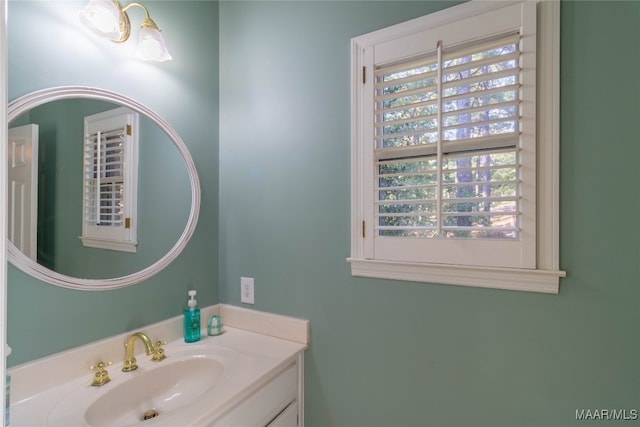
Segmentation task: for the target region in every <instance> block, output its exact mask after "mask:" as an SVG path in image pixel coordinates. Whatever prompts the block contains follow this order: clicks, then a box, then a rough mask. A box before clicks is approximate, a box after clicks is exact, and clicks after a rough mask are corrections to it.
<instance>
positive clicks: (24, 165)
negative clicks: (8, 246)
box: [7, 124, 38, 261]
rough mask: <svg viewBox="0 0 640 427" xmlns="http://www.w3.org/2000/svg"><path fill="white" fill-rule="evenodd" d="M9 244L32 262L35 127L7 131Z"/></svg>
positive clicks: (35, 198)
mask: <svg viewBox="0 0 640 427" xmlns="http://www.w3.org/2000/svg"><path fill="white" fill-rule="evenodd" d="M7 145H8V177H9V187H8V192H9V194H8V210H7V219H8V221H9V224H8V227H7V233H8V235H9V236H8V237H9V240H10V241H11V242H13V244H14V245H15V246H16V247H17V248H18V249H20V250H21V251H22V253H23V254H25V255H26V256H28V257H29V258H31V259H32V260H34V261H35V260H36V256H37V249H38V240H37V237H38V236H37V222H38V209H37V206H38V125H34V124H29V125H24V126H18V127H15V128H11V129H9V138H8V144H7Z"/></svg>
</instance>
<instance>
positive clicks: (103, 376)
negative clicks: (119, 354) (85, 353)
mask: <svg viewBox="0 0 640 427" xmlns="http://www.w3.org/2000/svg"><path fill="white" fill-rule="evenodd" d="M111 364H112V362H109V363H105V362H102V361H100V362H98V363H96V364H95V365H93V366H90V367H89V369H91V370H92V371H93V370H94V369H96V373H95V375H94V376H93V381H92V382H91V385H93V386H101V385H105V384H106V383H108V382H109V381H111V378H109V372H107V370H106V369H104V368H105V367H106V366H109V365H111Z"/></svg>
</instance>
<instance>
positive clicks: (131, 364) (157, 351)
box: [122, 332, 166, 372]
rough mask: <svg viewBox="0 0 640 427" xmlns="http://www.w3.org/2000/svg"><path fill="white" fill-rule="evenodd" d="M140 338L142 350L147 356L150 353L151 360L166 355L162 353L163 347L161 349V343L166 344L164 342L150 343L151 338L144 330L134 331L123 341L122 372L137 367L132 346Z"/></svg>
mask: <svg viewBox="0 0 640 427" xmlns="http://www.w3.org/2000/svg"><path fill="white" fill-rule="evenodd" d="M138 338H140V341H142V343H143V344H144V351H145V353H146V354H147V356H149V355H152V357H151V360H152V361H153V362H159V361H161V360H162V359H164V358H165V357H166V356H165V354H164V349H162V347H161V346H162V345H164V344H166V342H162V341H158V342H157V343H155V345H154V344H152V343H151V340H150V339H149V337H148V336H147V334H145V333H144V332H136V333H135V334H133V335H131V336H130V337H129V338H127V341H125V343H124V365H123V366H122V371H123V372H129V371H134V370H136V369H138V362H137V361H136V358H135V356H134V355H133V347H134V344H135V343H136V339H138Z"/></svg>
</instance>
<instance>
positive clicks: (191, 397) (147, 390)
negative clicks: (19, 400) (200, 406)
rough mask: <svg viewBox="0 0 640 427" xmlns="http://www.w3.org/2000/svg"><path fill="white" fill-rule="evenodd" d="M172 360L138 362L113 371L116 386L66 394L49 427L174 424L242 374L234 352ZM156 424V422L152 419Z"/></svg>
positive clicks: (205, 350) (173, 352)
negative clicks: (179, 415) (174, 417)
mask: <svg viewBox="0 0 640 427" xmlns="http://www.w3.org/2000/svg"><path fill="white" fill-rule="evenodd" d="M166 354H167V358H166V359H165V360H163V361H160V362H151V361H150V360H148V359H149V357H148V356H144V355H140V356H138V357H137V359H138V365H139V368H138V369H137V370H135V371H132V372H121V371H120V369H121V368H122V364H118V365H113V366H110V367H109V369H108V370H109V375H110V377H111V382H109V383H107V384H106V385H103V386H100V387H92V386H91V385H89V384H88V382H87V381H85V382H84V384H82V385H80V386H78V387H75V388H74V389H73V390H72V391H70V392H69V393H66V394H65V395H63V396H62V398H61V399H60V400H59V401H58V402H57V403H56V404H55V406H54V407H53V408H52V410H51V412H50V413H49V416H48V417H47V418H48V419H47V424H49V425H58V426H62V425H64V426H70V425H85V426H91V427H105V426H134V425H138V424H140V423H143V422H145V424H144V425H149V424H156V422H157V421H159V422H160V423H161V424H162V423H163V421H168V420H169V419H170V418H171V416H172V415H175V413H176V411H179V410H180V409H183V408H187V409H188V407H189V405H191V404H194V403H198V402H199V401H200V400H201V399H205V398H206V397H207V394H208V393H209V392H211V391H213V390H215V389H216V387H217V386H218V385H220V383H221V382H223V381H224V380H225V379H226V378H228V377H229V376H230V375H231V374H232V373H233V371H235V369H236V364H237V363H236V362H237V361H236V357H235V355H234V353H233V352H232V351H230V350H228V349H224V348H219V347H211V346H201V345H193V344H191V345H182V346H177V347H173V348H172V347H171V346H167V347H166ZM151 418H155V420H154V421H155V422H151V421H149V419H151Z"/></svg>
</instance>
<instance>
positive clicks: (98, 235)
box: [81, 108, 138, 252]
mask: <svg viewBox="0 0 640 427" xmlns="http://www.w3.org/2000/svg"><path fill="white" fill-rule="evenodd" d="M137 147H138V115H137V113H135V112H133V111H132V110H130V109H127V108H116V109H112V110H108V111H105V112H102V113H98V114H94V115H91V116H87V117H85V131H84V153H83V156H84V160H83V175H84V176H83V206H82V236H81V239H82V243H83V245H84V246H88V247H93V248H102V249H110V250H118V251H125V252H136V245H137V243H138V242H137V232H136V230H137V224H136V222H137V221H136V212H137V206H136V204H137V176H138V172H137V166H138V161H137V153H138V148H137Z"/></svg>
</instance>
